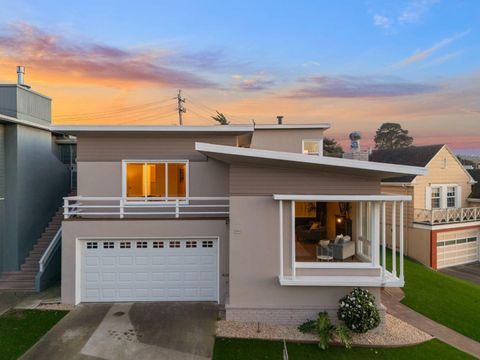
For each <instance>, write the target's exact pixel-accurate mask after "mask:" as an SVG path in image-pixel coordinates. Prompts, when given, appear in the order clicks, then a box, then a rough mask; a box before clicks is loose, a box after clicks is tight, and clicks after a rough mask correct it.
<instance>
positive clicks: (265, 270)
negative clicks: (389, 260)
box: [226, 196, 380, 323]
mask: <svg viewBox="0 0 480 360" xmlns="http://www.w3.org/2000/svg"><path fill="white" fill-rule="evenodd" d="M285 210H286V211H285V213H284V218H285V220H286V221H285V223H284V226H285V227H284V234H286V235H285V237H287V236H288V234H289V232H290V223H289V222H288V221H287V219H288V218H289V216H290V213H289V212H288V207H287V206H285ZM278 211H279V210H278V202H276V201H275V200H273V198H272V197H271V196H232V197H231V198H230V286H229V287H230V293H229V303H228V304H227V306H226V309H227V319H232V320H243V321H257V320H256V319H258V321H265V322H276V323H297V322H301V321H303V320H305V319H307V318H308V317H310V318H312V316H315V315H316V314H317V313H318V311H323V310H326V311H328V312H329V313H330V314H331V315H333V316H331V317H333V318H335V316H334V314H335V312H336V310H337V308H338V300H339V299H340V298H341V297H343V296H344V295H345V294H347V293H348V292H350V291H351V290H352V289H353V288H350V287H323V286H281V285H280V284H279V281H278V276H279V272H280V271H279V267H280V242H279V231H278V223H279V221H278ZM288 249H289V245H288V242H287V241H285V242H284V250H285V251H284V256H285V258H284V264H285V267H286V272H288V269H287V268H288V262H289V261H290V259H289V250H288ZM355 272H356V273H357V274H358V275H365V274H363V273H362V271H355ZM338 274H339V273H336V274H335V275H338ZM344 275H347V274H344ZM348 275H352V274H351V273H350V274H348ZM372 275H374V274H372ZM375 275H378V274H375ZM369 290H370V291H371V292H372V293H373V294H374V295H375V297H376V298H377V300H378V301H380V289H378V288H369Z"/></svg>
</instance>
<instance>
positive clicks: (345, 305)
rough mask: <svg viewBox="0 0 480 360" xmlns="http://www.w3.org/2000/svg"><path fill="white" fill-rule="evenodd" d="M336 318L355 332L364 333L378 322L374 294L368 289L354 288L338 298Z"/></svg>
mask: <svg viewBox="0 0 480 360" xmlns="http://www.w3.org/2000/svg"><path fill="white" fill-rule="evenodd" d="M337 315H338V318H339V319H340V320H341V321H343V322H344V323H345V325H346V326H347V327H348V328H349V329H350V330H352V331H353V332H356V333H366V332H367V331H368V330H372V329H375V328H376V327H377V326H378V325H379V324H380V313H379V311H378V309H377V306H376V305H375V296H373V295H372V294H371V293H370V292H369V291H368V290H364V289H360V288H356V289H353V290H352V292H350V294H348V295H345V296H344V297H343V298H341V299H340V308H339V309H338V313H337Z"/></svg>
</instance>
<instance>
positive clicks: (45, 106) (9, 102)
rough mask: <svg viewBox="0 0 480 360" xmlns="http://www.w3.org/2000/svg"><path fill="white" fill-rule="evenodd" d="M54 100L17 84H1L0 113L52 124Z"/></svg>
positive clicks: (36, 122)
mask: <svg viewBox="0 0 480 360" xmlns="http://www.w3.org/2000/svg"><path fill="white" fill-rule="evenodd" d="M51 102H52V100H51V99H50V98H49V97H47V96H44V95H42V94H39V93H37V92H35V91H33V90H31V89H26V88H24V87H22V86H18V85H16V84H8V85H4V84H0V113H1V114H4V115H7V116H11V117H14V118H17V119H21V120H27V121H30V122H33V123H35V124H40V125H44V126H48V125H50V121H51V116H52V114H51Z"/></svg>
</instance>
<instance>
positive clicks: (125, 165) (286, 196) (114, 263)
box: [56, 124, 426, 323]
mask: <svg viewBox="0 0 480 360" xmlns="http://www.w3.org/2000/svg"><path fill="white" fill-rule="evenodd" d="M328 127H329V125H328V124H316V125H218V126H56V131H58V132H63V133H66V134H69V135H73V136H76V138H77V146H78V148H77V167H78V196H75V197H67V198H65V207H64V208H65V216H64V217H65V220H64V221H63V224H62V229H63V230H62V301H63V302H64V303H67V304H78V303H82V302H113V301H114V302H119V301H214V302H218V303H221V304H225V307H226V316H227V319H235V320H244V321H263V322H272V323H298V322H300V321H303V320H305V319H306V318H308V317H312V316H314V315H315V314H316V313H317V312H318V311H319V310H327V311H330V312H332V313H334V312H336V310H337V305H338V300H339V299H340V298H341V297H342V296H344V295H345V294H346V293H348V292H349V291H351V290H352V288H354V287H357V286H361V287H364V288H368V289H369V290H370V291H372V293H373V294H374V295H375V296H376V297H377V299H379V298H380V289H381V288H382V287H385V286H387V287H388V286H392V287H400V286H403V284H404V279H403V251H404V248H403V233H402V231H399V233H398V235H396V238H395V241H396V242H397V244H399V252H400V259H401V260H400V264H397V265H399V271H398V272H397V271H396V270H393V269H396V268H397V267H396V266H394V267H393V268H390V269H389V268H387V267H386V266H385V264H386V251H385V248H386V246H385V245H386V227H385V221H382V218H383V219H384V216H385V214H386V211H387V210H388V209H389V208H391V206H392V204H394V203H395V205H396V206H397V207H398V209H402V208H403V207H404V202H408V201H410V200H411V195H409V194H384V193H383V192H382V189H381V179H384V178H387V177H392V176H405V175H408V176H410V175H411V176H417V175H424V174H426V170H425V169H424V168H420V167H415V166H404V165H391V164H382V163H374V162H366V161H357V160H348V159H338V158H329V157H325V156H323V154H322V140H323V132H324V131H325V130H326V129H328ZM399 211H400V210H399ZM402 221H403V217H402V216H400V217H399V222H400V223H401V222H402Z"/></svg>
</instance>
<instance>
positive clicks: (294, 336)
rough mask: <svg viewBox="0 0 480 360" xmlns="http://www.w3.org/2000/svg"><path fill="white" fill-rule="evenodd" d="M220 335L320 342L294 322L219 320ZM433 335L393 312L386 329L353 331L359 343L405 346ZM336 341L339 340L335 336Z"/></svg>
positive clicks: (354, 341)
mask: <svg viewBox="0 0 480 360" xmlns="http://www.w3.org/2000/svg"><path fill="white" fill-rule="evenodd" d="M258 330H260V332H258ZM216 334H217V336H218V337H227V338H244V339H265V340H283V339H285V340H287V341H297V342H317V341H318V337H317V335H315V334H303V333H301V332H300V331H298V329H297V327H296V326H293V325H289V326H286V325H268V324H258V323H244V322H238V321H227V320H220V321H217V331H216ZM430 339H432V337H431V336H430V335H428V334H427V333H425V332H423V331H421V330H419V329H417V328H416V327H413V326H411V325H409V324H407V323H406V322H404V321H402V320H400V319H398V318H396V317H394V316H392V315H390V314H386V315H385V328H384V331H383V333H380V334H375V333H366V334H353V345H357V346H383V347H388V346H406V345H414V344H419V343H422V342H425V341H428V340H430ZM334 342H337V341H336V339H334Z"/></svg>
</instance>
